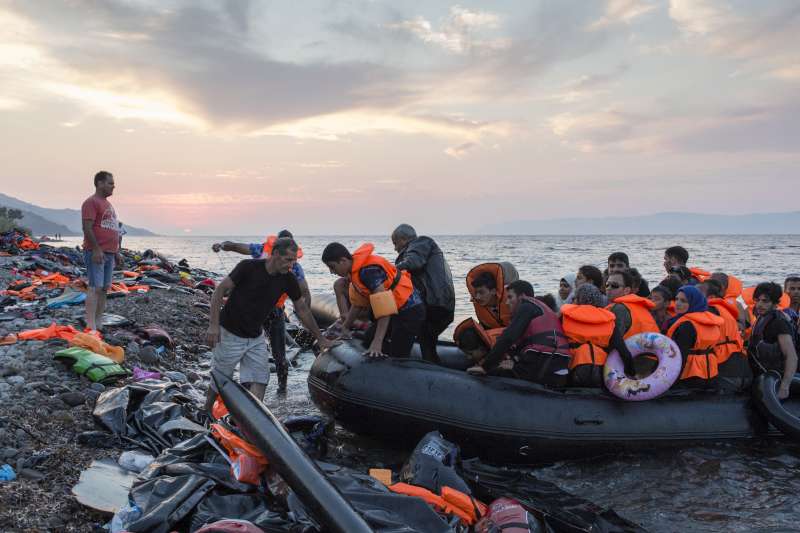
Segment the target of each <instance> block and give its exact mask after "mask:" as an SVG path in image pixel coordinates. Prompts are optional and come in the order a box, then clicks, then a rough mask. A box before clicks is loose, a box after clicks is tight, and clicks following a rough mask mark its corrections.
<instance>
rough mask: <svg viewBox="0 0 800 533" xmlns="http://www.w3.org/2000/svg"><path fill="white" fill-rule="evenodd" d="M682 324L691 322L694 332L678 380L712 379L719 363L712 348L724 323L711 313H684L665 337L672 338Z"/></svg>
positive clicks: (715, 374)
mask: <svg viewBox="0 0 800 533" xmlns="http://www.w3.org/2000/svg"><path fill="white" fill-rule="evenodd" d="M684 322H691V324H692V325H693V326H694V330H695V332H696V339H695V341H694V346H692V348H691V349H690V350H689V354H688V355H687V357H686V364H684V366H683V372H681V376H680V378H678V379H689V378H702V379H705V380H709V379H713V378H715V377H717V375H718V374H719V362H718V361H717V355H716V353H714V348H715V347H716V346H717V344H718V343H719V341H720V337H721V336H722V325H723V324H724V321H723V320H722V318H720V317H718V316H717V315H715V314H713V313H709V312H708V311H701V312H698V313H686V314H685V315H683V316H682V317H680V318H679V319H678V320H677V321H676V322H675V323H674V324H673V325H672V327H671V328H669V330H668V331H667V336H668V337H670V338H672V337H673V335H674V333H675V330H677V329H678V327H679V326H680V325H681V324H683V323H684Z"/></svg>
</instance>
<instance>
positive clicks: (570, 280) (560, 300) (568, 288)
mask: <svg viewBox="0 0 800 533" xmlns="http://www.w3.org/2000/svg"><path fill="white" fill-rule="evenodd" d="M574 296H575V274H567V275H566V276H564V277H563V278H561V280H560V281H559V282H558V294H557V295H556V309H555V310H556V312H557V311H558V310H560V309H561V306H562V305H564V304H568V303H572V300H573V298H574Z"/></svg>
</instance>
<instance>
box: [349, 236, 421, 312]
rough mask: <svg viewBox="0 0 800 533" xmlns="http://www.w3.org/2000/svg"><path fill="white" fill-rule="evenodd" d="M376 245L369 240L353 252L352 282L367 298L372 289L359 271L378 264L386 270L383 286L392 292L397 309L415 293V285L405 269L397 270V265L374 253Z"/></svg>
mask: <svg viewBox="0 0 800 533" xmlns="http://www.w3.org/2000/svg"><path fill="white" fill-rule="evenodd" d="M374 249H375V245H374V244H372V243H370V242H367V243H364V244H362V245H361V246H359V247H358V249H356V251H355V252H353V267H352V269H351V270H350V283H351V284H352V285H353V287H354V288H355V290H356V291H357V292H358V293H359V294H360V295H361V296H364V297H365V298H369V295H370V290H369V289H368V288H367V286H366V285H364V282H363V281H361V277H360V276H359V271H360V270H361V269H362V268H364V267H366V266H372V265H376V266H379V267H381V268H382V269H383V271H384V272H386V280H385V281H384V282H383V287H384V288H385V289H386V290H387V291H391V292H392V296H394V301H395V304H397V309H401V308H402V307H403V305H405V303H406V302H407V301H408V299H409V298H410V297H411V295H412V294H413V293H414V285H413V283H411V274H409V273H408V272H406V271H405V270H397V268H395V266H394V265H393V264H392V263H390V262H389V261H387V260H386V259H384V258H383V257H381V256H379V255H373V253H372V251H373V250H374Z"/></svg>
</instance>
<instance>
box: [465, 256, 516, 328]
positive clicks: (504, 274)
mask: <svg viewBox="0 0 800 533" xmlns="http://www.w3.org/2000/svg"><path fill="white" fill-rule="evenodd" d="M484 272H489V273H490V274H491V275H492V277H494V279H495V284H496V285H497V288H496V289H495V290H496V291H497V311H496V312H495V311H492V310H491V309H489V308H488V307H483V306H481V305H478V304H477V303H475V302H474V298H475V288H474V287H473V286H472V282H473V281H475V278H477V277H478V276H479V275H480V274H482V273H484ZM518 279H519V274H517V269H516V268H514V266H513V265H512V264H511V263H483V264H481V265H478V266H476V267H473V268H472V270H470V271H469V272H468V273H467V290H468V291H469V295H470V297H472V298H473V306H474V307H475V314H476V315H477V317H478V322H480V323H481V325H482V326H483V328H484V329H485V330H492V329H496V328H505V327H506V326H508V325H509V324H510V323H511V308H510V307H508V304H507V303H506V285H508V284H509V283H511V282H512V281H516V280H518Z"/></svg>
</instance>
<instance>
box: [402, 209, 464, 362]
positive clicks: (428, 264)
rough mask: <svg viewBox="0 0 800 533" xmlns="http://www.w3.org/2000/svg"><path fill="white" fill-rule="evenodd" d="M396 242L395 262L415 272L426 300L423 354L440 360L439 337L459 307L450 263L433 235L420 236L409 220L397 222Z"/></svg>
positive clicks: (421, 339)
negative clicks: (398, 223) (404, 222)
mask: <svg viewBox="0 0 800 533" xmlns="http://www.w3.org/2000/svg"><path fill="white" fill-rule="evenodd" d="M392 243H393V244H394V249H395V250H396V251H397V253H398V255H397V259H396V260H395V262H394V263H395V265H396V266H397V268H398V269H400V270H406V271H408V273H409V274H411V281H412V282H413V283H414V287H415V288H416V289H417V290H418V291H419V292H420V294H421V295H422V299H423V301H424V302H425V306H426V315H425V316H426V318H425V323H424V324H423V326H422V332H421V333H420V336H419V345H420V349H421V351H422V357H423V358H424V359H425V360H426V361H431V362H433V363H438V362H439V356H438V355H437V354H436V341H437V340H438V339H439V335H440V334H441V333H442V332H443V331H444V330H445V329H447V326H449V325H450V324H451V323H452V322H453V315H454V313H455V307H456V296H455V289H454V288H453V275H452V274H451V273H450V266H449V265H448V264H447V260H446V259H445V258H444V254H443V253H442V250H441V249H440V248H439V245H437V244H436V242H435V241H434V240H433V239H431V238H430V237H424V236H423V237H417V232H416V231H415V230H414V228H412V227H411V226H409V225H408V224H400V225H399V226H397V228H396V229H395V230H394V232H392Z"/></svg>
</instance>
